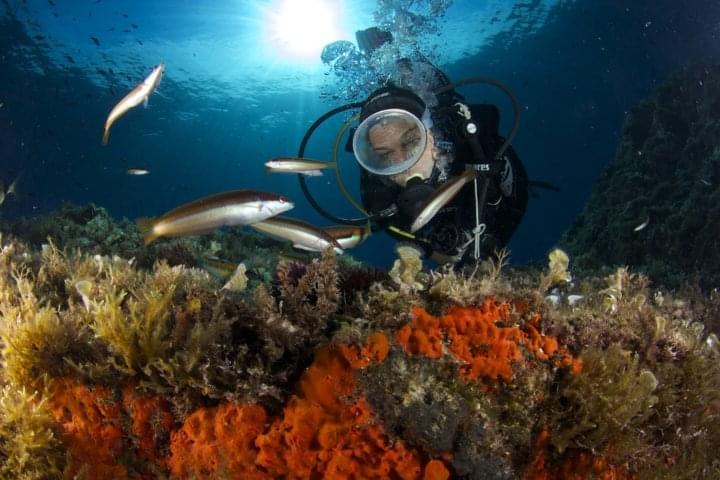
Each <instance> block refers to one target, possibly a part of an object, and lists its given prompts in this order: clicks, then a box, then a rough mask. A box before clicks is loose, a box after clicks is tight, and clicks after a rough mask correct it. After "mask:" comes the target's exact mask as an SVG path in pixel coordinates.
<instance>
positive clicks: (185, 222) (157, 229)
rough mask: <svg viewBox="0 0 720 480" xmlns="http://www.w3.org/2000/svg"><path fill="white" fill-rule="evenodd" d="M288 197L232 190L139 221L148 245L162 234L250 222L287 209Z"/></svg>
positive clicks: (191, 232) (190, 232)
mask: <svg viewBox="0 0 720 480" xmlns="http://www.w3.org/2000/svg"><path fill="white" fill-rule="evenodd" d="M293 207H294V205H293V203H292V202H290V201H289V200H288V199H287V198H286V197H284V196H282V195H278V194H275V193H267V192H257V191H253V190H231V191H229V192H223V193H217V194H215V195H210V196H208V197H203V198H200V199H197V200H194V201H192V202H189V203H186V204H184V205H181V206H179V207H177V208H175V209H173V210H170V211H169V212H167V213H165V214H164V215H162V216H161V217H160V218H157V219H155V218H141V219H138V220H137V224H138V227H139V228H140V232H141V234H142V235H143V237H144V240H145V245H147V244H149V243H151V242H153V241H154V240H155V239H157V238H159V237H182V236H185V235H201V234H204V233H209V232H211V231H213V230H215V229H216V228H220V227H223V226H236V225H248V224H251V223H254V222H259V221H262V220H266V219H268V218H270V217H272V216H274V215H278V214H280V213H282V212H286V211H288V210H290V209H291V208H293Z"/></svg>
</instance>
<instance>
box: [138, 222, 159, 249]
mask: <svg viewBox="0 0 720 480" xmlns="http://www.w3.org/2000/svg"><path fill="white" fill-rule="evenodd" d="M135 223H137V226H138V228H139V229H140V235H142V236H143V242H145V245H150V244H151V243H152V242H154V241H155V240H157V239H158V237H160V235H158V234H157V233H155V228H154V227H155V219H154V218H138V219H137V220H136V221H135Z"/></svg>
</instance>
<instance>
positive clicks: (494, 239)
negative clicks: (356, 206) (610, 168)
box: [360, 105, 528, 264]
mask: <svg viewBox="0 0 720 480" xmlns="http://www.w3.org/2000/svg"><path fill="white" fill-rule="evenodd" d="M470 112H471V114H472V118H473V120H474V121H475V122H476V123H477V124H478V127H479V138H480V142H481V145H482V147H483V150H484V152H485V154H486V156H487V157H488V158H492V157H493V156H494V155H495V154H496V152H497V151H498V149H499V148H500V146H501V145H502V143H503V142H504V141H505V139H504V138H502V137H501V136H500V135H499V133H498V128H499V122H500V115H499V112H498V109H497V107H495V106H494V105H471V106H470ZM449 138H452V135H451V136H450V137H449ZM452 143H453V147H454V152H453V161H452V163H451V164H450V165H449V167H448V178H452V177H455V176H457V175H460V174H461V173H462V172H463V171H465V168H466V164H467V163H475V162H474V161H473V160H474V159H473V155H472V153H471V150H470V148H469V146H468V145H466V144H465V143H464V142H462V141H453V142H452ZM503 157H504V159H505V161H506V162H505V168H503V169H501V170H503V173H502V174H500V175H496V176H495V177H494V178H492V180H491V182H490V186H489V188H488V195H487V201H486V205H485V208H484V209H483V216H482V218H481V223H484V224H485V226H486V229H485V232H484V234H483V235H482V237H481V238H482V241H481V258H486V257H487V256H489V255H490V254H492V253H493V251H494V250H497V249H501V248H503V247H504V246H505V245H507V243H508V242H509V241H510V237H512V234H513V233H514V232H515V229H516V228H517V226H518V225H519V224H520V221H521V220H522V217H523V215H524V214H525V209H526V207H527V201H528V177H527V173H526V171H525V168H524V167H523V164H522V162H521V161H520V158H519V157H518V155H517V153H516V152H515V150H514V149H513V148H512V146H510V147H509V148H508V149H507V150H506V151H505V153H504V155H503ZM438 176H439V171H438V170H437V169H435V170H434V171H433V175H432V177H431V178H430V179H429V180H427V181H426V182H425V183H426V184H427V185H428V186H429V187H432V188H437V186H438V184H439V183H441V182H440V181H439V179H438ZM403 190H404V189H403V187H400V186H398V185H397V184H395V183H391V182H390V181H389V180H388V179H384V178H382V177H379V176H377V175H373V174H370V173H368V172H366V171H364V170H363V171H362V174H361V186H360V191H361V198H362V201H363V204H364V206H365V208H366V209H367V210H368V212H369V213H371V214H375V213H378V212H381V211H384V210H386V209H388V208H390V207H391V206H392V205H398V203H399V199H401V198H402V194H403ZM416 211H417V210H416ZM416 211H415V212H408V211H407V209H404V208H402V209H400V211H399V212H398V213H397V214H395V215H393V216H392V217H389V218H385V219H382V220H379V221H377V222H376V225H375V228H376V229H388V233H390V235H392V236H393V237H395V238H396V239H398V240H402V241H410V242H413V243H415V244H417V245H418V246H420V247H421V248H422V249H423V251H424V252H425V254H426V256H428V257H429V256H430V255H432V253H433V252H438V253H440V254H443V255H447V256H451V257H453V256H457V255H458V254H459V253H463V255H462V260H461V262H459V263H460V264H461V263H464V262H466V261H469V260H471V258H472V253H473V251H474V248H473V242H469V240H470V239H472V238H474V237H473V229H474V228H475V225H476V216H475V194H474V188H473V183H472V182H471V183H469V184H467V185H466V186H465V187H463V189H462V190H461V191H460V193H459V194H458V195H457V196H456V197H455V198H454V199H453V200H452V201H451V202H450V203H449V204H448V205H446V206H445V207H444V208H443V209H442V210H440V212H438V213H437V214H436V215H435V217H434V218H433V219H432V220H431V221H430V222H428V224H427V225H426V226H425V227H423V228H422V229H421V230H420V231H418V232H416V234H415V238H414V239H413V238H410V237H409V236H407V235H406V233H403V232H409V231H410V225H411V224H412V222H413V220H414V214H415V213H416ZM393 226H394V227H396V228H395V229H393V228H389V227H393ZM461 246H465V247H466V248H465V249H463V250H462V251H459V248H460V247H461Z"/></svg>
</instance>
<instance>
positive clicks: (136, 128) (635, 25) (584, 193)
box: [0, 0, 720, 266]
mask: <svg viewBox="0 0 720 480" xmlns="http://www.w3.org/2000/svg"><path fill="white" fill-rule="evenodd" d="M281 3H283V2H280V1H278V2H274V1H269V0H268V1H262V2H260V1H250V2H246V1H242V2H241V1H233V2H230V1H219V0H213V1H211V0H208V1H204V2H196V1H168V0H163V1H152V0H148V1H139V0H130V1H124V2H117V1H111V0H100V1H97V0H88V1H84V0H83V1H80V0H75V1H68V0H52V1H48V0H42V1H40V0H37V1H35V0H33V1H29V0H28V1H21V0H18V1H15V0H1V1H0V103H1V104H2V107H0V178H1V179H3V180H4V181H5V182H6V184H7V183H8V182H9V181H10V180H12V178H14V177H15V175H16V174H17V173H19V172H22V173H23V177H22V183H21V185H20V192H19V195H18V196H17V198H10V199H9V200H8V201H7V202H6V203H5V204H3V205H2V206H1V207H0V216H4V217H17V216H20V215H26V216H27V215H37V214H41V213H45V212H48V211H51V210H53V209H56V208H57V207H58V206H60V205H61V204H62V203H63V202H66V201H70V202H73V203H76V204H85V203H88V202H94V203H95V204H97V205H101V206H103V207H106V208H107V209H109V211H110V212H111V213H112V214H113V215H114V216H117V217H120V216H127V217H129V218H135V217H140V216H151V215H158V214H161V213H163V212H164V211H166V210H168V209H170V208H172V207H174V206H177V205H178V204H180V203H184V202H186V201H189V200H192V199H195V198H198V197H201V196H204V195H208V194H211V193H214V192H219V191H223V190H229V189H235V188H253V189H259V190H268V191H275V192H282V193H285V194H287V195H288V196H289V197H290V198H291V199H292V200H293V201H294V202H295V203H296V208H295V209H294V210H293V211H292V212H291V213H292V214H293V216H296V217H300V218H303V219H305V220H308V221H310V222H313V223H316V224H319V225H327V224H328V223H329V222H328V221H326V220H324V219H323V218H322V217H320V216H319V215H318V214H317V213H315V212H314V211H313V210H312V208H311V207H310V206H309V205H308V204H307V202H306V201H305V200H304V198H303V196H302V193H301V192H300V189H299V187H298V182H297V179H296V178H295V177H294V176H279V175H274V176H269V175H267V174H266V173H265V171H264V166H263V163H264V162H265V161H266V160H267V159H269V158H271V157H274V156H281V155H294V154H296V153H297V148H298V144H299V142H300V140H301V138H302V136H303V133H304V131H305V129H306V128H307V127H308V126H309V125H310V124H311V123H312V122H313V121H314V120H315V119H316V118H317V117H318V116H320V115H321V114H322V113H324V112H325V111H327V110H329V109H330V108H333V107H335V106H338V105H340V104H342V103H344V102H345V101H347V100H350V98H346V99H345V100H343V97H344V96H345V97H347V96H348V94H347V87H348V85H342V82H341V80H342V81H347V79H346V78H343V79H341V78H338V77H337V76H336V75H334V74H333V73H332V72H330V71H329V68H328V67H327V66H326V65H324V64H323V63H322V62H321V61H320V49H319V48H316V49H315V50H314V51H313V50H312V49H310V51H308V52H303V53H302V54H301V53H298V52H293V51H289V47H292V46H293V43H294V42H293V40H292V39H291V40H289V41H288V40H283V38H277V37H278V36H280V37H282V35H280V33H282V32H277V31H276V30H275V28H274V26H273V22H276V21H278V16H279V14H278V11H279V8H280V7H279V4H281ZM325 3H327V4H329V5H334V6H335V7H336V11H335V14H334V15H335V17H334V20H333V22H334V23H333V27H334V30H335V31H334V32H333V34H334V35H335V37H328V38H325V39H322V38H321V39H320V40H328V41H332V40H342V39H344V40H350V41H354V32H355V30H358V29H362V28H367V27H370V26H373V25H375V24H378V23H381V24H382V22H387V21H388V19H392V18H394V17H393V14H396V13H397V11H398V10H397V9H398V8H399V6H402V5H403V4H414V6H413V8H414V9H416V10H415V11H416V13H417V14H418V15H420V16H423V15H424V17H423V18H425V19H426V20H427V21H428V24H426V25H423V29H420V31H419V32H415V33H416V34H415V35H410V34H407V35H405V36H403V35H398V36H397V37H396V39H397V40H398V41H399V42H405V43H406V45H404V47H407V48H409V49H417V50H418V51H420V52H422V53H424V54H425V55H427V56H429V57H430V58H431V59H432V60H433V61H434V62H435V63H436V64H437V65H438V66H439V67H440V68H441V69H442V70H444V71H445V72H446V73H447V74H448V75H449V76H450V77H451V79H455V80H457V79H461V78H463V77H467V76H471V75H482V76H490V77H494V78H497V79H498V80H501V81H502V82H504V83H506V84H507V85H508V86H509V87H510V88H511V89H512V90H513V91H514V93H515V95H516V96H517V97H518V99H519V101H520V102H521V104H522V106H523V112H522V125H521V129H520V133H519V135H518V137H517V139H516V140H515V142H514V146H515V149H516V150H517V151H518V153H519V154H520V156H521V158H522V160H523V162H524V163H525V166H526V168H527V170H528V173H529V175H530V177H531V178H532V179H537V180H545V181H550V182H553V183H555V184H557V185H559V186H560V187H561V188H562V191H561V192H560V193H553V192H541V194H540V197H539V198H532V199H531V201H530V204H529V207H528V211H527V214H526V216H525V219H524V221H523V223H522V224H521V226H520V228H519V229H518V230H517V232H516V233H515V236H514V238H513V240H512V242H511V244H510V248H511V250H512V255H513V257H512V258H513V261H514V262H519V263H522V262H527V261H531V260H535V259H540V258H542V257H543V256H544V255H545V254H546V252H547V251H548V250H549V249H550V248H552V247H553V246H554V245H555V244H556V242H557V241H558V238H559V236H560V235H561V233H562V232H563V231H564V230H565V229H566V228H567V227H568V226H569V225H570V224H571V223H572V221H573V219H574V218H575V216H576V215H577V214H578V213H579V212H580V211H581V210H582V208H583V205H584V202H585V201H586V199H587V198H588V196H589V194H590V191H591V189H592V186H593V183H594V182H595V180H596V179H597V177H598V174H599V172H600V171H601V169H602V168H603V166H604V165H606V164H607V163H608V162H609V161H610V160H611V159H612V158H613V155H614V151H615V148H616V146H617V140H618V136H619V134H620V131H621V128H622V125H623V120H624V116H625V114H626V112H627V110H628V109H629V108H630V107H632V106H633V105H635V104H637V103H638V102H639V101H640V100H641V99H643V98H644V97H647V96H648V95H650V94H651V93H652V91H653V89H654V87H655V86H656V85H657V84H658V83H660V82H662V81H663V80H665V79H666V78H667V76H668V75H669V74H670V73H671V72H672V71H674V70H676V69H677V68H679V67H681V66H683V65H685V64H688V63H692V62H698V61H705V62H716V61H718V56H719V55H720V3H719V2H717V1H715V0H688V1H685V2H678V1H676V0H633V1H627V0H626V1H620V0H615V1H611V0H575V1H542V0H525V1H517V2H514V1H501V0H495V1H484V2H478V1H471V0H457V1H455V2H441V1H434V2H431V1H425V2H422V1H418V2H408V1H404V2H403V1H401V0H395V1H390V0H386V1H378V2H376V1H360V0H352V1H337V2H329V1H327V2H325ZM431 4H434V5H435V6H438V5H440V6H441V7H442V6H447V9H446V10H445V11H443V12H442V13H443V15H442V16H436V15H433V14H431V12H430V8H431V6H432V5H431ZM444 4H445V5H444ZM198 5H202V6H198ZM312 20H313V19H312V18H311V19H307V20H302V19H300V18H298V19H297V22H296V23H297V25H293V26H292V27H293V28H295V27H299V28H298V30H297V32H295V33H293V34H294V35H295V36H296V37H295V38H304V37H306V36H310V35H311V34H315V33H316V31H319V27H318V26H314V25H311V22H312ZM326 26H327V25H326ZM288 28H289V27H288ZM126 30H127V31H126ZM291 33H292V32H291ZM400 33H403V32H400ZM405 33H407V32H405ZM90 37H95V38H96V39H97V41H98V43H99V45H96V42H95V41H93V39H91V38H90ZM291 38H292V37H291ZM160 62H163V63H165V64H166V68H167V70H166V75H165V77H164V79H163V81H162V84H161V86H160V88H159V89H158V92H157V93H155V94H153V96H152V97H151V98H150V105H149V107H148V108H147V109H143V108H138V109H136V110H134V111H132V112H130V113H128V114H127V115H126V116H125V117H123V118H121V119H120V120H119V121H118V122H117V123H116V124H115V126H114V127H113V129H112V133H111V137H110V144H109V145H108V146H107V147H102V146H101V145H100V139H101V133H102V126H103V123H104V120H105V117H106V116H107V114H108V112H109V111H110V109H111V108H112V106H113V105H114V104H115V103H116V102H117V101H118V100H119V99H120V98H122V96H124V95H125V93H127V91H128V90H129V89H131V88H132V87H133V86H134V85H135V84H136V83H138V82H139V81H140V80H142V79H143V78H144V77H145V76H146V75H147V74H148V73H149V72H150V70H151V68H152V67H153V66H154V65H156V64H158V63H160ZM360 87H362V85H360ZM463 93H465V95H466V96H467V97H468V98H469V99H471V100H473V101H478V102H482V101H491V102H495V103H497V104H498V105H499V106H500V108H501V111H502V113H503V131H505V132H506V131H507V130H508V128H509V124H510V117H511V112H510V106H509V104H508V102H507V100H506V99H505V98H503V97H502V96H501V95H499V94H497V93H496V92H494V91H492V90H491V89H489V88H485V87H468V88H467V89H465V90H463ZM345 118H346V117H340V118H337V119H334V120H333V121H331V122H328V123H327V124H325V125H323V127H322V128H321V129H320V130H319V131H318V133H317V135H316V136H314V137H313V140H312V142H311V144H310V145H309V147H308V150H307V152H306V155H308V156H311V157H317V158H321V159H329V156H330V154H331V149H332V143H333V141H334V137H335V134H336V132H337V129H338V127H339V126H340V124H341V123H342V120H344V119H345ZM341 160H342V171H343V172H344V174H345V178H346V182H347V183H348V185H350V186H352V187H353V188H352V191H353V192H354V193H355V194H357V181H358V167H357V166H356V164H355V163H354V161H353V159H352V157H351V156H349V155H347V154H344V156H343V157H342V159H341ZM136 166H140V167H145V168H148V169H149V170H150V171H151V174H150V175H148V176H144V177H133V176H129V175H126V173H125V171H126V170H127V168H128V167H136ZM308 183H309V185H310V187H311V189H312V190H313V192H316V195H317V198H318V199H319V200H320V201H321V202H322V203H323V204H324V205H327V206H328V208H330V209H331V210H332V211H333V212H335V213H337V214H338V215H349V216H354V215H356V213H357V212H355V211H354V210H353V209H352V207H350V206H349V205H348V204H347V203H346V202H345V201H344V200H343V198H342V197H341V196H340V193H339V192H338V190H337V188H336V186H335V183H334V179H333V177H332V176H331V175H327V174H326V175H325V176H324V177H321V178H311V179H309V180H308ZM392 245H393V241H392V240H391V239H390V238H389V237H387V236H386V235H385V234H378V235H375V236H373V237H372V238H371V239H370V240H369V241H367V242H366V243H365V244H364V245H363V246H361V247H360V248H358V249H356V250H353V251H352V254H353V255H356V256H357V257H359V258H361V259H363V260H366V261H369V262H372V263H374V264H376V265H381V266H382V265H388V264H389V263H390V262H391V261H392V258H393V252H392Z"/></svg>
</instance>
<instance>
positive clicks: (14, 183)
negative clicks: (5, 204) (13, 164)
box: [5, 173, 22, 196]
mask: <svg viewBox="0 0 720 480" xmlns="http://www.w3.org/2000/svg"><path fill="white" fill-rule="evenodd" d="M20 177H22V173H19V174H18V176H17V177H15V180H13V181H12V183H11V184H10V186H9V187H8V189H7V191H6V192H5V195H10V194H11V193H12V194H13V195H15V196H17V194H18V188H17V186H18V182H20Z"/></svg>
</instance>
